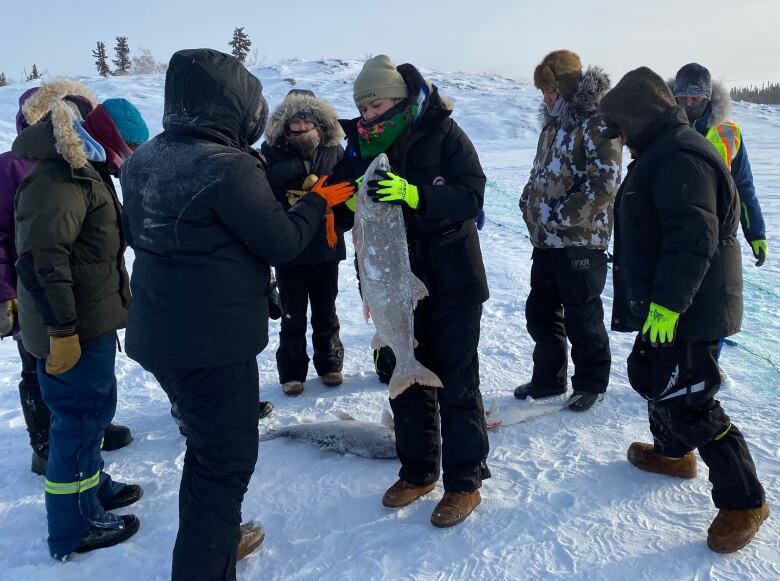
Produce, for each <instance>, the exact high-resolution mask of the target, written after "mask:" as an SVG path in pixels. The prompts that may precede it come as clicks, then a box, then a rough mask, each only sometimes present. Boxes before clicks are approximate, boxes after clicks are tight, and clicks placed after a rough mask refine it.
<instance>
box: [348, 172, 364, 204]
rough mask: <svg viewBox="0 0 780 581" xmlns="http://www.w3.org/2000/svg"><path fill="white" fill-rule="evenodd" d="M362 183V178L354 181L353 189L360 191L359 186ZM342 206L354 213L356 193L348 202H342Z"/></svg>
mask: <svg viewBox="0 0 780 581" xmlns="http://www.w3.org/2000/svg"><path fill="white" fill-rule="evenodd" d="M362 183H363V176H360V177H359V178H358V179H356V180H355V188H356V189H360V186H361V185H362ZM344 205H345V206H346V207H347V208H349V211H350V212H354V211H355V208H356V207H357V192H355V195H353V196H352V197H351V198H350V199H349V200H347V201H346V202H344Z"/></svg>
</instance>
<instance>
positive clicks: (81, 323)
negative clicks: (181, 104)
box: [12, 82, 148, 561]
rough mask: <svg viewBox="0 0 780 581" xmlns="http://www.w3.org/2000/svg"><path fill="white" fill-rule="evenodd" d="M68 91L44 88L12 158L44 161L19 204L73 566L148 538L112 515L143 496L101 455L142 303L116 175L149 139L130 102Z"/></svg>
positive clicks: (23, 271)
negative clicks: (135, 312) (132, 280)
mask: <svg viewBox="0 0 780 581" xmlns="http://www.w3.org/2000/svg"><path fill="white" fill-rule="evenodd" d="M67 85H68V88H67V91H66V93H67V94H65V95H61V94H60V93H59V92H58V91H56V90H55V89H54V88H52V87H50V86H47V85H44V86H43V87H41V89H40V90H39V91H38V92H37V93H36V94H35V95H33V96H31V97H30V98H29V99H28V100H27V101H26V102H25V104H24V105H23V107H22V111H23V113H24V115H25V118H26V119H27V121H28V122H29V123H30V124H31V125H30V126H29V127H27V128H26V129H24V130H23V131H22V132H21V133H20V134H19V136H18V137H17V138H16V140H15V141H14V144H13V148H12V151H13V153H14V155H16V156H18V157H20V158H23V159H30V160H35V165H34V166H33V168H32V170H30V172H29V173H28V174H27V176H26V177H25V178H24V179H23V180H22V182H21V183H20V184H19V188H18V191H17V194H16V201H15V237H16V250H17V252H18V255H19V258H18V259H17V261H16V272H17V275H18V286H17V291H18V307H19V323H20V327H21V336H22V341H23V343H24V348H25V349H26V350H27V351H28V352H29V353H30V355H32V356H33V357H34V358H35V359H36V363H37V371H38V380H39V382H40V388H41V393H42V396H43V399H44V401H45V402H46V404H47V406H48V408H49V409H50V410H51V413H52V421H51V427H50V430H49V457H48V463H47V467H46V479H45V492H46V494H45V496H46V513H47V517H48V528H49V538H48V544H49V551H50V553H51V556H52V557H53V558H54V559H57V560H61V561H65V560H67V559H69V558H70V555H71V554H72V553H73V552H86V551H91V550H93V549H100V548H104V547H109V546H112V545H115V544H117V543H119V542H122V541H124V540H126V539H128V538H129V537H131V536H132V535H134V534H135V533H136V532H137V531H138V528H139V520H138V518H137V517H135V516H133V515H125V516H119V515H115V514H113V513H111V512H108V511H109V510H110V509H114V508H120V507H123V506H128V505H130V504H132V503H134V502H136V501H137V500H138V499H140V498H141V496H142V495H143V490H142V489H141V487H140V486H138V485H126V484H121V483H118V482H113V481H112V480H111V477H110V476H109V475H108V474H106V473H105V472H103V460H102V457H101V451H100V445H101V440H102V439H103V435H104V433H105V429H106V427H107V426H108V425H109V422H110V421H111V419H112V418H113V417H114V412H115V411H116V397H117V391H116V390H117V382H116V376H115V374H114V363H115V359H116V348H117V341H118V339H117V330H118V329H121V328H123V327H124V326H125V323H126V321H127V306H128V303H129V302H130V289H129V285H128V276H127V271H126V270H125V263H124V250H125V243H124V238H123V236H122V231H121V205H120V203H119V199H118V197H117V193H116V190H115V189H114V184H113V181H112V179H111V176H112V175H116V174H117V172H118V171H119V168H120V167H121V164H122V162H123V160H125V159H126V158H127V155H128V153H129V152H130V151H131V147H130V144H137V143H139V142H140V141H143V140H144V139H146V136H148V131H146V125H145V124H144V123H143V120H142V119H141V118H140V115H139V114H138V112H137V110H136V109H135V108H134V107H133V106H132V105H131V104H130V103H129V102H127V101H125V100H123V99H120V100H109V101H106V103H105V104H104V105H97V104H96V102H95V100H94V97H92V95H91V93H90V92H89V90H88V89H87V88H86V87H82V86H80V85H78V84H76V83H73V82H68V83H67ZM117 102H119V109H121V110H132V111H133V112H134V119H133V120H132V121H128V120H126V119H124V118H123V116H122V115H120V114H117V110H119V109H115V108H114V105H116V104H117ZM88 127H92V128H93V129H94V130H95V131H94V135H93V134H90V133H89V132H88V130H87V128H88ZM98 129H99V130H98ZM128 141H129V142H130V144H128Z"/></svg>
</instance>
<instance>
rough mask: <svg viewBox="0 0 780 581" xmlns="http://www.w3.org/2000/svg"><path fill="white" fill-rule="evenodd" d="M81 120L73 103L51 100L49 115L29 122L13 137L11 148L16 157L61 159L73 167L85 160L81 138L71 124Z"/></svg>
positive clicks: (77, 166)
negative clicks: (14, 138)
mask: <svg viewBox="0 0 780 581" xmlns="http://www.w3.org/2000/svg"><path fill="white" fill-rule="evenodd" d="M76 120H79V121H81V113H79V111H78V108H77V107H76V105H75V104H74V103H72V102H69V101H61V100H60V101H54V102H52V103H51V118H50V119H46V120H44V121H40V122H38V123H36V124H34V125H31V126H30V127H28V128H27V129H25V130H24V131H22V132H21V133H20V134H19V136H18V137H17V138H16V141H14V144H13V148H12V151H13V152H14V154H15V155H17V156H19V157H24V158H27V159H35V160H45V159H63V160H65V161H66V162H67V164H68V165H69V166H70V167H72V168H73V169H80V168H83V167H84V166H85V165H86V164H87V155H86V153H84V141H83V140H82V138H81V137H80V136H79V134H78V133H77V132H76V129H75V128H74V126H73V123H74V121H76Z"/></svg>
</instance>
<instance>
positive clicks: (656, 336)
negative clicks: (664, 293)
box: [642, 303, 680, 347]
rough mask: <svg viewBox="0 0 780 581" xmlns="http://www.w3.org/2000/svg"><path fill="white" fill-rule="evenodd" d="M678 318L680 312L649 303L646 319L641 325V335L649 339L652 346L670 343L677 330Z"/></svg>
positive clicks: (646, 339) (672, 341)
mask: <svg viewBox="0 0 780 581" xmlns="http://www.w3.org/2000/svg"><path fill="white" fill-rule="evenodd" d="M679 319H680V313H675V312H674V311H671V310H669V309H667V308H666V307H662V306H661V305H657V304H655V303H650V312H649V313H647V320H646V321H645V324H644V326H643V327H642V336H643V337H644V338H645V341H650V344H651V345H653V347H656V346H658V345H661V346H668V345H671V344H672V343H674V334H675V332H676V331H677V321H678V320H679Z"/></svg>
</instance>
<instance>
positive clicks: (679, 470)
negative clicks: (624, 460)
mask: <svg viewBox="0 0 780 581" xmlns="http://www.w3.org/2000/svg"><path fill="white" fill-rule="evenodd" d="M627 456H628V461H629V462H631V464H633V465H634V466H636V467H637V468H639V469H640V470H644V471H645V472H656V473H658V474H666V475H667V476H676V477H677V478H696V456H695V455H694V454H693V452H688V453H687V454H686V455H685V456H683V457H682V458H667V457H666V456H661V454H659V453H658V452H656V451H655V447H654V446H653V445H652V444H644V443H642V442H634V443H633V444H631V445H630V446H629V447H628V454H627Z"/></svg>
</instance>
